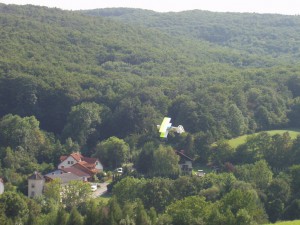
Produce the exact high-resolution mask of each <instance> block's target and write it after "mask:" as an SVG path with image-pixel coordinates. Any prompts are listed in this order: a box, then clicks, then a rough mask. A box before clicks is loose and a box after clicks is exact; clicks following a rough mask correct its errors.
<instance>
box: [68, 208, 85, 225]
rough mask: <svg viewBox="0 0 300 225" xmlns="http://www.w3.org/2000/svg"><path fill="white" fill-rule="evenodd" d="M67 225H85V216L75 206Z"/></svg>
mask: <svg viewBox="0 0 300 225" xmlns="http://www.w3.org/2000/svg"><path fill="white" fill-rule="evenodd" d="M67 225H83V217H82V216H81V215H80V213H79V212H78V210H77V209H76V208H75V207H74V208H72V210H71V212H70V216H69V220H68V223H67Z"/></svg>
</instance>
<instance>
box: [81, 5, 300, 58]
mask: <svg viewBox="0 0 300 225" xmlns="http://www.w3.org/2000/svg"><path fill="white" fill-rule="evenodd" d="M85 13H86V14H89V15H95V16H102V17H109V18H113V19H117V20H119V21H123V22H125V23H128V24H135V25H141V26H146V27H149V28H156V29H159V30H163V31H165V32H167V33H169V34H171V35H173V36H174V35H175V36H188V37H190V38H195V39H197V40H205V41H208V42H210V43H214V44H218V45H221V46H227V47H230V48H233V49H238V50H242V51H245V52H248V53H251V54H253V53H254V54H259V55H261V54H263V55H268V56H271V57H274V58H278V57H280V58H281V59H286V60H297V59H299V58H300V54H299V44H300V16H284V15H275V14H274V15H273V14H256V13H219V12H218V13H217V12H209V11H200V10H193V11H184V12H178V13H173V12H172V13H156V12H153V11H147V10H139V9H126V8H116V9H115V8H113V9H96V10H91V11H85Z"/></svg>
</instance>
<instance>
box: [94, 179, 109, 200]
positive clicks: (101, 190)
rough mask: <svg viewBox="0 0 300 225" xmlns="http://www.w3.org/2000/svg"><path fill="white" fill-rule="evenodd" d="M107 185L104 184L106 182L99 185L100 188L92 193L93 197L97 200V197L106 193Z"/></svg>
mask: <svg viewBox="0 0 300 225" xmlns="http://www.w3.org/2000/svg"><path fill="white" fill-rule="evenodd" d="M107 185H108V183H106V182H104V183H101V184H100V187H98V188H97V190H96V191H94V192H93V197H94V198H97V197H99V196H101V195H103V194H105V193H106V191H107Z"/></svg>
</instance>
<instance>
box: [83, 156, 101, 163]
mask: <svg viewBox="0 0 300 225" xmlns="http://www.w3.org/2000/svg"><path fill="white" fill-rule="evenodd" d="M82 161H86V162H87V163H89V164H95V163H96V162H97V161H98V159H96V158H89V157H83V158H82Z"/></svg>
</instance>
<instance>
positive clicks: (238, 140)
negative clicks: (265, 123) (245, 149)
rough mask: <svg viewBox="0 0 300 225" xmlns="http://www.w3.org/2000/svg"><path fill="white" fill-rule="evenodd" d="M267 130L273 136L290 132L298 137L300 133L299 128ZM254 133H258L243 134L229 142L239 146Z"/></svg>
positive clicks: (292, 136) (234, 146)
mask: <svg viewBox="0 0 300 225" xmlns="http://www.w3.org/2000/svg"><path fill="white" fill-rule="evenodd" d="M265 132H267V133H268V134H269V135H270V136H273V135H275V134H280V135H282V134H284V133H286V132H288V133H289V135H290V137H291V138H292V139H296V138H297V136H298V135H300V132H299V131H297V130H270V131H265ZM258 134H259V133H258ZM253 135H257V134H250V135H242V136H239V137H237V138H233V139H230V140H228V143H229V144H230V146H231V147H233V148H237V147H238V146H239V145H241V144H244V143H245V142H246V141H247V139H248V138H250V137H251V136H253Z"/></svg>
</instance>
